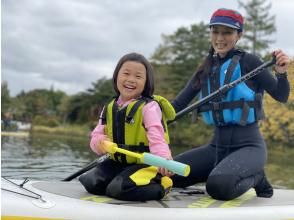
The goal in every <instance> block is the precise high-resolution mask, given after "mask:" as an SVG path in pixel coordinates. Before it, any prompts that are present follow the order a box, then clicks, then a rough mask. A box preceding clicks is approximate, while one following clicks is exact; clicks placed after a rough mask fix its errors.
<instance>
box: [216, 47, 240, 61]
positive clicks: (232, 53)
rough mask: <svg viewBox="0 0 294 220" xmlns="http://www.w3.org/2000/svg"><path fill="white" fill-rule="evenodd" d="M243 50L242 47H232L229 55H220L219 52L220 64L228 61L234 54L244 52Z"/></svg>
mask: <svg viewBox="0 0 294 220" xmlns="http://www.w3.org/2000/svg"><path fill="white" fill-rule="evenodd" d="M242 52H243V51H242V50H240V49H236V48H233V49H231V50H230V51H229V52H228V53H227V55H226V56H225V57H220V56H219V55H218V54H217V59H218V61H219V63H220V64H223V63H224V62H225V61H227V60H228V59H230V58H232V57H233V56H234V55H236V54H237V53H242Z"/></svg>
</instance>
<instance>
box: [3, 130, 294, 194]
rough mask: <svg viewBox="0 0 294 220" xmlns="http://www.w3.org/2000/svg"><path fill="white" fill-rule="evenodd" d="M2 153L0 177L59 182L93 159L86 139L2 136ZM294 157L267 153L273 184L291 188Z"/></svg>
mask: <svg viewBox="0 0 294 220" xmlns="http://www.w3.org/2000/svg"><path fill="white" fill-rule="evenodd" d="M184 150H185V149H184V148H178V149H176V150H175V151H176V152H177V153H179V152H182V151H184ZM1 151H2V152H1V160H2V167H1V172H2V176H7V177H12V178H24V177H30V178H32V179H38V180H62V179H64V178H65V177H67V176H69V175H71V174H73V173H74V172H76V171H77V170H79V169H81V168H82V167H84V166H85V165H86V164H88V163H90V162H91V161H93V160H94V159H95V155H94V153H92V152H91V151H90V149H89V147H88V138H87V137H80V138H78V137H64V136H58V137H57V136H50V135H40V134H38V135H35V136H30V137H12V136H8V137H6V136H1ZM293 157H294V149H289V148H288V149H283V150H281V149H277V148H274V150H269V162H268V164H267V166H266V171H267V174H268V176H269V179H270V180H271V182H272V183H273V184H274V185H278V186H283V187H287V188H292V189H294V160H293Z"/></svg>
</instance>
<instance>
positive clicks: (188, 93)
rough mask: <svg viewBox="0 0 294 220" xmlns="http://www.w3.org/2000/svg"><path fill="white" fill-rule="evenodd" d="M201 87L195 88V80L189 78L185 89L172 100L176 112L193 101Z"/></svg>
mask: <svg viewBox="0 0 294 220" xmlns="http://www.w3.org/2000/svg"><path fill="white" fill-rule="evenodd" d="M199 91H200V89H195V88H194V87H193V81H192V80H189V81H188V83H187V84H186V86H185V87H184V89H183V90H182V91H181V92H180V93H179V94H178V95H177V96H176V98H175V99H174V100H173V101H172V105H173V107H174V109H175V111H176V112H179V111H181V110H182V109H183V108H185V107H187V105H188V104H189V103H190V102H191V101H192V99H193V98H195V96H197V95H198V93H199Z"/></svg>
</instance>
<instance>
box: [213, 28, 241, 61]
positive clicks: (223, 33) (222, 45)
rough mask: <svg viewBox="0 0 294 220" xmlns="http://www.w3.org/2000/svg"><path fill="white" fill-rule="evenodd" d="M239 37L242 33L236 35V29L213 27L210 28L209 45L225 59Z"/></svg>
mask: <svg viewBox="0 0 294 220" xmlns="http://www.w3.org/2000/svg"><path fill="white" fill-rule="evenodd" d="M241 36H242V33H238V31H237V30H236V29H233V28H229V27H226V26H223V25H214V26H212V27H211V28H210V40H211V45H212V47H213V48H214V50H215V52H216V53H218V54H219V56H220V57H225V56H226V55H227V53H228V52H229V51H230V50H231V49H233V48H234V47H235V45H236V43H237V41H238V40H239V39H240V38H241Z"/></svg>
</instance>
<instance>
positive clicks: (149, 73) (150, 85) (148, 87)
mask: <svg viewBox="0 0 294 220" xmlns="http://www.w3.org/2000/svg"><path fill="white" fill-rule="evenodd" d="M127 61H134V62H138V63H141V64H143V65H144V66H145V69H146V83H145V87H144V90H143V92H142V96H144V97H151V96H152V95H153V92H154V77H153V68H152V65H151V64H150V62H149V61H148V60H147V59H146V58H145V57H144V56H143V55H141V54H138V53H129V54H126V55H124V56H123V57H122V58H120V60H119V61H118V63H117V65H116V67H115V69H114V72H113V77H112V83H113V88H114V91H115V93H116V95H117V96H119V95H120V93H119V91H118V88H117V75H118V72H119V70H120V68H121V67H122V65H123V64H124V63H125V62H127Z"/></svg>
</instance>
